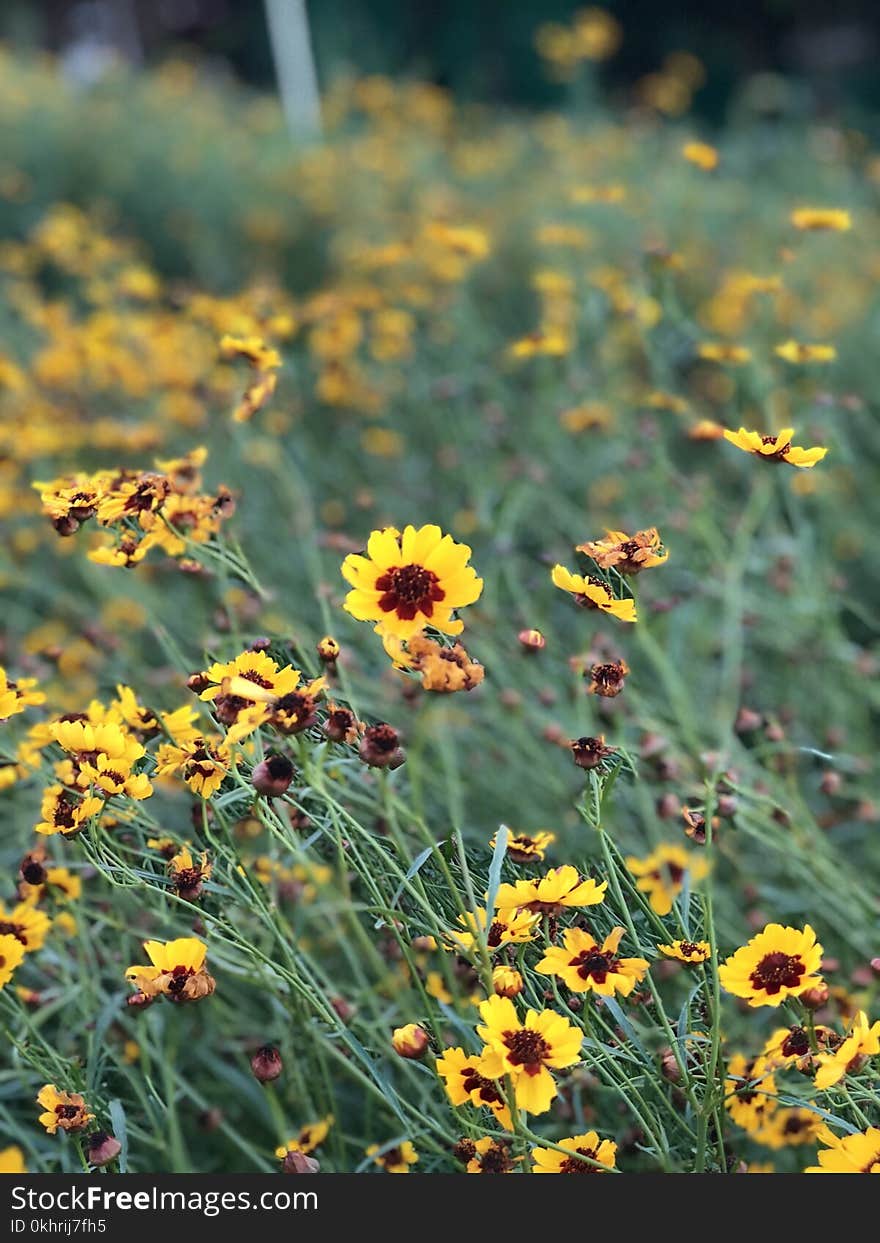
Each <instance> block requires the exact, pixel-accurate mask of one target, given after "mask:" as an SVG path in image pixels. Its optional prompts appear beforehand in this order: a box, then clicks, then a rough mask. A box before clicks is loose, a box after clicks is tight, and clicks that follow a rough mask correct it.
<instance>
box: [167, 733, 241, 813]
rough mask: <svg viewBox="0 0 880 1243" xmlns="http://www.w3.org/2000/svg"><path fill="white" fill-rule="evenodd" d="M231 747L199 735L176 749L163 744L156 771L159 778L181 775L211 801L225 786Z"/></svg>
mask: <svg viewBox="0 0 880 1243" xmlns="http://www.w3.org/2000/svg"><path fill="white" fill-rule="evenodd" d="M229 763H230V754H229V748H228V747H227V746H226V745H225V744H223V743H216V742H209V741H208V740H207V739H205V738H202V737H201V736H199V735H196V736H195V737H193V738H192V739H190V740H189V741H187V742H185V743H182V744H181V745H180V746H176V745H174V744H173V743H170V742H164V743H162V745H161V746H160V747H159V749H158V751H157V752H156V772H157V774H158V775H159V776H160V777H168V776H171V775H172V774H173V773H179V774H180V776H181V777H182V778H183V780H184V781H185V782H186V784H187V785H188V786H189V788H190V789H191V790H192V792H193V793H194V794H198V795H199V796H200V797H201V798H205V799H207V798H210V797H211V795H212V794H216V793H217V791H218V790H219V789H220V787H221V785H222V784H223V780H224V778H225V776H226V773H227V771H228V768H229Z"/></svg>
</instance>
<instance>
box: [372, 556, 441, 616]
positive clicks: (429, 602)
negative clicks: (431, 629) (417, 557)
mask: <svg viewBox="0 0 880 1243" xmlns="http://www.w3.org/2000/svg"><path fill="white" fill-rule="evenodd" d="M376 590H377V591H381V592H382V593H383V595H382V597H381V598H380V600H379V608H380V609H381V610H382V612H383V613H396V614H397V616H398V617H399V618H400V619H401V620H402V621H412V619H413V618H414V617H415V615H416V613H422V614H423V615H424V616H425V617H431V616H432V615H433V613H434V605H435V604H436V603H439V601H440V600H442V599H444V597H445V596H446V592H445V591H444V590H443V588H442V587H441V586H440V581H439V579H438V578H437V575H436V574H435V573H434V572H433V570H426V569H425V567H424V566H423V565H399V566H396V567H395V568H394V569H392V570H386V571H385V573H384V574H381V575H380V576H379V578H377V579H376Z"/></svg>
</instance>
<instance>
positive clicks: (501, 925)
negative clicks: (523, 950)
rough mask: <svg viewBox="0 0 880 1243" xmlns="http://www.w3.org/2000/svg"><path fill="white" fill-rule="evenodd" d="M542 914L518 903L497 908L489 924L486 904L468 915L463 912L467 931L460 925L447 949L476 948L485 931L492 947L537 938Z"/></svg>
mask: <svg viewBox="0 0 880 1243" xmlns="http://www.w3.org/2000/svg"><path fill="white" fill-rule="evenodd" d="M538 920H539V916H538V915H536V914H532V913H531V912H530V911H520V910H518V909H517V908H516V907H511V908H509V909H507V910H503V911H502V910H498V911H496V913H495V915H494V917H493V919H492V920H491V922H490V923H489V924H488V926H487V916H486V911H485V910H484V908H483V907H481V906H480V907H477V910H476V911H474V912H468V913H467V914H465V915H459V917H458V922H459V923H460V924H461V926H462V927H463V928H464V931H463V932H459V931H458V930H457V929H456V930H455V931H454V932H450V933H449V934H448V936H447V938H446V939H447V941H448V945H447V946H446V948H447V949H453V950H455V951H456V953H462V952H463V951H467V950H471V949H473V947H474V945H475V943H476V939H477V933H478V932H483V931H485V934H486V945H487V946H488V948H489V949H490V950H496V949H499V948H500V947H501V946H502V945H523V944H525V943H526V942H527V941H533V940H534V938H535V934H536V931H537V924H538Z"/></svg>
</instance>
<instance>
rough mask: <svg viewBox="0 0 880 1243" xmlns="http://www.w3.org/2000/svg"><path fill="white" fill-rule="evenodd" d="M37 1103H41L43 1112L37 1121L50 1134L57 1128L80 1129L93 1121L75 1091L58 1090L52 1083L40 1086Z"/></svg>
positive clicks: (92, 1117)
mask: <svg viewBox="0 0 880 1243" xmlns="http://www.w3.org/2000/svg"><path fill="white" fill-rule="evenodd" d="M37 1104H38V1105H42V1107H43V1113H41V1114H40V1117H39V1121H40V1122H41V1123H42V1125H43V1126H44V1127H45V1128H46V1130H47V1131H48V1132H49V1134H50V1135H54V1134H55V1132H56V1131H57V1130H58V1129H59V1127H60V1129H61V1130H62V1131H82V1130H83V1129H84V1128H85V1127H87V1126H88V1125H89V1123H90V1122H92V1121H94V1117H95V1115H94V1114H90V1113H89V1111H88V1106H87V1105H86V1103H85V1101H84V1100H83V1098H82V1097H81V1096H80V1095H79V1094H78V1093H77V1092H59V1091H58V1089H57V1088H56V1087H55V1085H54V1084H52V1083H47V1084H46V1086H45V1087H43V1088H40V1091H39V1093H38V1095H37Z"/></svg>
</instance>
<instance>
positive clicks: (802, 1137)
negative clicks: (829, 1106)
mask: <svg viewBox="0 0 880 1243" xmlns="http://www.w3.org/2000/svg"><path fill="white" fill-rule="evenodd" d="M824 1131H825V1123H824V1122H823V1120H822V1116H821V1115H820V1114H817V1113H816V1112H815V1111H814V1110H812V1109H809V1108H806V1109H799V1108H797V1107H796V1106H779V1107H778V1108H777V1109H774V1110H773V1112H772V1113H771V1115H770V1117H769V1118H768V1119H767V1121H766V1122H765V1123H764V1125H763V1126H761V1127H760V1128H759V1129H758V1130H757V1131H755V1132H754V1135H753V1138H754V1140H755V1141H756V1142H757V1143H759V1144H763V1145H764V1147H765V1148H773V1149H774V1150H776V1151H779V1149H781V1148H799V1147H801V1146H802V1145H804V1144H815V1142H816V1140H817V1139H819V1138H820V1137H821V1135H822V1134H823V1133H824Z"/></svg>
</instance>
